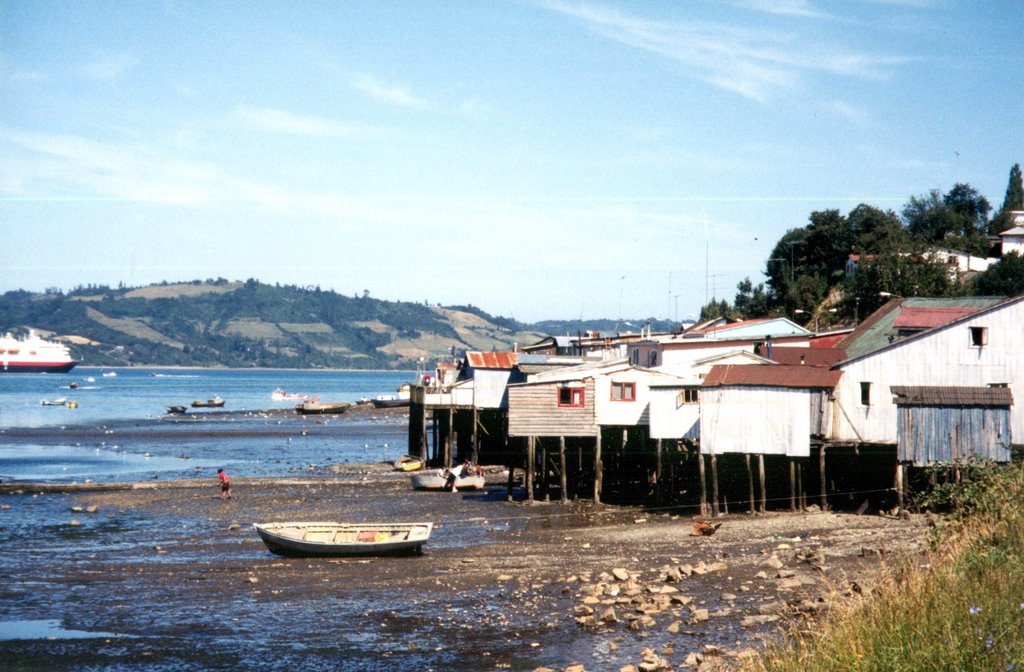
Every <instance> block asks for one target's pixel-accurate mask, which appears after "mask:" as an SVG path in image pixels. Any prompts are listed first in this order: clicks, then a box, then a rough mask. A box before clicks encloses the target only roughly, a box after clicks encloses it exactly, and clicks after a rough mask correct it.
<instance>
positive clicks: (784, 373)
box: [702, 364, 843, 389]
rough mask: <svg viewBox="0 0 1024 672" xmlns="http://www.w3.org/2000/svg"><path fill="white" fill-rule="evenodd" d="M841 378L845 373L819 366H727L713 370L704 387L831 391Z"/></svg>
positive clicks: (720, 366) (715, 367)
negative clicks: (825, 389) (821, 389)
mask: <svg viewBox="0 0 1024 672" xmlns="http://www.w3.org/2000/svg"><path fill="white" fill-rule="evenodd" d="M842 375H843V374H842V371H832V370H829V369H825V368H822V367H819V366H800V365H795V366H790V365H787V364H776V365H774V366H767V365H758V364H747V365H734V364H727V365H719V366H713V367H711V371H709V372H708V375H707V376H706V377H705V378H704V383H703V385H702V387H720V386H724V385H729V386H745V387H792V388H828V389H831V388H833V387H835V386H836V385H837V384H838V383H839V378H840V377H842Z"/></svg>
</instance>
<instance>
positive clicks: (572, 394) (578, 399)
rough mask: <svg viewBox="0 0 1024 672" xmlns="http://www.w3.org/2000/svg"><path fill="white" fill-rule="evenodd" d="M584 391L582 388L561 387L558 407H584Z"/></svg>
mask: <svg viewBox="0 0 1024 672" xmlns="http://www.w3.org/2000/svg"><path fill="white" fill-rule="evenodd" d="M583 392H584V389H583V388H582V387H560V388H558V405H559V406H566V407H570V408H579V407H582V406H583V401H584V396H585V395H584V394H583Z"/></svg>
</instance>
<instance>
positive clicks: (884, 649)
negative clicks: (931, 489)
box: [745, 465, 1024, 672]
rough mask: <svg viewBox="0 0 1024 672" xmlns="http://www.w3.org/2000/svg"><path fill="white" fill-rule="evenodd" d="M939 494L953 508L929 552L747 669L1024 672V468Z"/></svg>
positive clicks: (978, 474) (982, 473)
mask: <svg viewBox="0 0 1024 672" xmlns="http://www.w3.org/2000/svg"><path fill="white" fill-rule="evenodd" d="M936 498H940V499H942V500H944V503H945V504H947V505H948V506H949V509H950V510H949V513H948V514H947V515H945V516H943V517H941V518H938V517H937V518H936V520H937V521H940V522H937V524H936V527H935V543H934V546H933V549H932V550H931V551H930V552H929V553H928V554H926V555H923V556H916V557H914V558H911V559H909V560H907V561H906V563H904V564H901V565H900V566H898V567H893V568H892V571H891V572H889V574H888V575H887V576H886V577H885V578H884V579H883V580H882V581H881V582H880V584H879V585H878V586H877V587H876V588H875V589H874V590H873V591H872V592H871V594H870V595H867V596H865V597H863V598H858V599H856V600H855V601H852V602H846V603H840V604H839V606H837V607H836V608H835V609H833V611H832V612H831V614H830V616H829V617H828V618H827V619H826V620H825V622H823V623H810V624H807V625H800V626H794V630H793V632H792V633H791V635H792V636H790V637H787V638H786V639H785V640H784V642H783V643H781V644H780V645H778V646H773V647H770V648H769V650H768V651H767V652H766V655H765V656H764V658H763V659H762V660H760V661H755V662H752V663H751V664H750V665H748V666H746V668H745V669H746V670H748V671H752V670H756V671H758V672H761V671H770V672H790V671H792V672H797V671H799V672H814V671H819V670H820V671H821V672H826V671H827V672H832V671H833V670H878V671H882V670H885V671H887V672H888V671H906V672H916V671H922V672H923V671H926V670H927V671H929V672H930V671H932V670H951V671H952V670H964V671H973V670H993V671H999V672H1011V671H1014V670H1017V671H1019V672H1024V467H1021V466H1020V465H1014V466H1008V467H1000V468H997V467H979V468H977V469H976V470H974V472H973V473H972V478H971V480H970V481H969V482H967V483H965V484H961V485H958V486H944V487H942V488H940V489H939V490H938V491H937V493H935V494H933V495H932V496H931V499H930V500H929V501H928V502H926V503H929V504H935V503H936V502H935V499H936ZM894 550H896V549H894Z"/></svg>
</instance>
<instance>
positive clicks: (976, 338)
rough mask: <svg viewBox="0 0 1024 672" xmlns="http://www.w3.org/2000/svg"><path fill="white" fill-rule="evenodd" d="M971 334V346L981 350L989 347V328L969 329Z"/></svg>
mask: <svg viewBox="0 0 1024 672" xmlns="http://www.w3.org/2000/svg"><path fill="white" fill-rule="evenodd" d="M968 329H969V330H970V332H971V346H972V347H975V348H980V347H981V346H983V345H988V327H968Z"/></svg>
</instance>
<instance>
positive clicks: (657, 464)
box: [654, 439, 662, 504]
mask: <svg viewBox="0 0 1024 672" xmlns="http://www.w3.org/2000/svg"><path fill="white" fill-rule="evenodd" d="M656 446H657V447H656V448H655V453H656V455H655V458H654V501H655V503H657V504H661V503H662V495H661V439H658V441H657V444H656Z"/></svg>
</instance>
